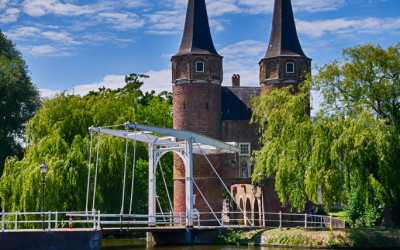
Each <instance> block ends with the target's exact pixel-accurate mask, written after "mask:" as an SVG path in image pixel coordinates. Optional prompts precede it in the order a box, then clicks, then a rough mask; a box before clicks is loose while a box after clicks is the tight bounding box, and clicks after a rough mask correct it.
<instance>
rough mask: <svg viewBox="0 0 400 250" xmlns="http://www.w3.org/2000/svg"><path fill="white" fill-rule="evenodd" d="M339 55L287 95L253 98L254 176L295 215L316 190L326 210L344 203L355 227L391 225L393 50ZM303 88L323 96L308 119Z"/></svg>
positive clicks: (397, 133) (399, 51)
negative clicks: (266, 180) (268, 182)
mask: <svg viewBox="0 0 400 250" xmlns="http://www.w3.org/2000/svg"><path fill="white" fill-rule="evenodd" d="M343 56H344V61H343V62H338V61H335V62H332V63H330V64H327V65H324V66H323V67H321V68H320V69H318V74H317V75H316V76H315V77H313V78H312V79H309V80H308V81H307V82H306V83H305V84H304V85H303V86H301V87H300V91H299V92H297V93H296V94H295V95H293V94H291V93H293V91H291V89H290V88H282V89H277V90H274V91H272V92H271V93H268V95H264V96H260V97H256V98H254V100H253V105H254V109H253V118H252V119H253V122H256V123H258V124H259V128H260V133H261V135H262V136H261V139H260V142H261V144H262V147H261V149H260V150H259V151H256V152H255V156H254V159H253V162H254V165H255V171H254V172H255V173H256V174H257V173H264V174H266V175H267V176H271V177H275V179H276V184H275V188H276V191H277V193H278V195H279V197H280V199H281V201H282V202H283V203H284V204H287V203H290V204H291V205H292V207H294V208H296V209H297V210H299V211H301V210H303V209H304V204H305V203H306V201H307V200H312V201H314V202H317V196H318V192H319V191H321V192H322V197H323V199H324V202H325V203H327V204H328V205H329V204H330V205H332V204H334V203H336V202H340V201H347V202H348V204H349V210H348V211H349V217H350V218H351V220H352V222H353V223H355V224H357V223H358V222H359V223H358V224H359V225H375V224H377V223H379V221H382V220H383V224H384V225H387V226H394V223H396V224H397V225H398V224H399V223H400V218H399V216H398V212H399V211H400V209H399V208H400V182H399V180H400V167H399V166H400V126H399V124H400V123H399V121H400V44H399V45H397V46H392V47H389V48H388V49H387V50H385V49H382V48H381V47H379V46H373V45H365V46H356V47H354V48H349V49H346V50H344V52H343ZM311 89H312V90H316V91H319V92H320V93H322V96H323V103H322V109H321V111H320V112H319V114H318V115H317V116H316V117H314V118H310V117H309V115H308V107H309V93H310V90H311ZM258 178H259V177H258V176H257V175H254V176H253V180H254V181H258ZM378 210H380V211H378Z"/></svg>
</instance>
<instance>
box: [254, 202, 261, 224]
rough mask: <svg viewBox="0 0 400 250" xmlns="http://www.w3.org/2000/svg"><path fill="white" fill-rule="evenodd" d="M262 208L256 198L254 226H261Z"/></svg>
mask: <svg viewBox="0 0 400 250" xmlns="http://www.w3.org/2000/svg"><path fill="white" fill-rule="evenodd" d="M260 222H261V221H260V208H259V202H258V198H254V226H260V225H261V223H260Z"/></svg>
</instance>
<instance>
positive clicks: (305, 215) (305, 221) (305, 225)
mask: <svg viewBox="0 0 400 250" xmlns="http://www.w3.org/2000/svg"><path fill="white" fill-rule="evenodd" d="M311 216H312V215H311ZM311 220H312V217H311ZM304 228H307V214H304Z"/></svg>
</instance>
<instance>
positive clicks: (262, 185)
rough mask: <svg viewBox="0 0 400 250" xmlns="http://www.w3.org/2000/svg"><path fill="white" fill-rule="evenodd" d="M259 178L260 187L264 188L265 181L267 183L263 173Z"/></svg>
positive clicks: (259, 174) (258, 175) (259, 173)
mask: <svg viewBox="0 0 400 250" xmlns="http://www.w3.org/2000/svg"><path fill="white" fill-rule="evenodd" d="M257 177H258V185H259V186H260V187H261V188H263V187H264V181H265V175H264V174H263V173H261V172H258V173H257Z"/></svg>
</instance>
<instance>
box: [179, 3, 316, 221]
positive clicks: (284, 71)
mask: <svg viewBox="0 0 400 250" xmlns="http://www.w3.org/2000/svg"><path fill="white" fill-rule="evenodd" d="M266 51H267V52H266V54H265V57H264V58H261V60H260V63H259V67H260V71H259V78H260V81H259V83H260V87H245V86H240V76H239V75H233V76H232V86H230V87H225V86H221V84H222V81H223V64H222V62H223V57H222V56H221V55H219V54H218V52H217V51H216V49H215V47H214V44H213V40H212V37H211V33H210V28H209V23H208V16H207V10H206V4H205V0H189V1H188V8H187V13H186V22H185V28H184V33H183V38H182V43H181V46H180V49H179V51H178V53H177V54H176V55H174V56H173V57H172V58H171V62H172V84H173V86H172V91H173V123H174V128H175V129H181V130H188V131H193V132H196V133H200V134H203V135H206V136H209V137H212V138H215V139H219V140H221V141H226V142H238V143H239V147H240V149H241V152H240V154H236V155H235V154H229V155H228V154H227V155H215V156H211V157H210V160H211V162H212V163H213V165H214V167H215V168H216V169H217V171H218V173H219V174H220V175H221V177H222V179H223V181H224V182H225V184H226V185H227V186H228V187H230V186H231V185H233V184H250V183H251V175H252V167H251V164H250V157H251V154H252V151H253V150H257V149H259V147H260V145H259V134H258V132H257V126H256V125H255V124H250V123H249V121H250V118H251V109H249V108H248V105H249V103H250V100H251V96H253V95H260V94H268V92H269V91H270V90H272V89H274V88H277V87H281V86H287V85H293V86H295V87H296V86H297V85H298V84H299V83H300V82H301V81H303V79H304V77H305V76H306V74H307V73H310V68H311V59H309V58H308V57H307V56H306V55H305V54H304V52H303V50H302V48H301V45H300V42H299V39H298V36H297V32H296V26H295V22H294V17H293V11H292V6H291V2H290V0H275V6H274V14H273V20H272V31H271V37H270V42H269V46H268V48H266ZM193 172H194V180H195V181H196V183H197V184H198V186H199V187H200V189H201V191H202V193H203V194H204V195H205V197H207V200H208V202H209V203H210V205H211V207H212V208H213V210H214V211H221V209H222V201H223V198H222V197H223V193H224V187H223V185H222V184H221V182H220V180H219V179H218V178H217V176H215V174H214V172H213V171H212V169H211V167H210V166H209V164H208V162H207V161H206V159H205V158H204V156H200V155H195V156H194V159H193ZM184 178H185V169H184V165H183V162H182V161H181V159H180V158H179V157H178V156H174V213H175V214H179V213H180V212H181V213H182V214H184V213H185V180H184ZM194 192H195V194H197V193H198V192H197V190H196V189H194ZM248 200H249V201H250V200H251V203H255V202H257V204H261V206H260V207H262V209H263V210H265V211H266V212H277V211H280V210H282V205H281V203H280V202H279V199H278V197H277V194H276V192H275V189H274V180H273V179H268V180H265V181H264V185H263V192H262V196H261V198H259V199H258V200H257V199H254V198H253V199H248ZM244 202H245V201H244ZM242 205H243V210H246V207H247V208H248V207H250V208H252V209H254V208H255V204H250V206H249V204H242ZM242 205H241V206H242ZM195 208H197V209H198V210H199V211H200V212H209V208H208V206H207V204H206V203H205V202H204V201H203V199H202V198H201V196H200V195H197V199H196V202H195ZM260 210H261V209H258V211H260ZM283 210H284V209H283Z"/></svg>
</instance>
